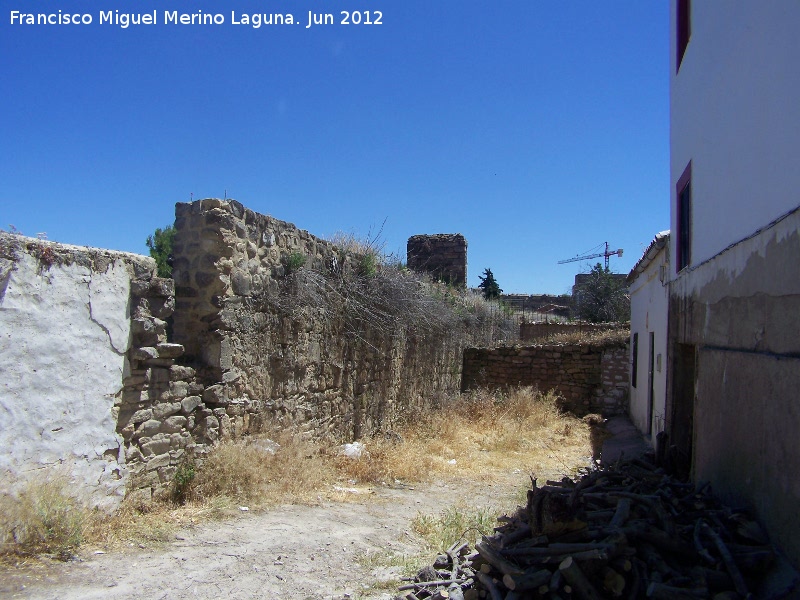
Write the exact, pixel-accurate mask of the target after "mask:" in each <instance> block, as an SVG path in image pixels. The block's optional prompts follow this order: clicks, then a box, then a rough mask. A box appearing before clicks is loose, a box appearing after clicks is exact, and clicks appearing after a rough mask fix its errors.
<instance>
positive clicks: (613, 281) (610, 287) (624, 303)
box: [575, 263, 631, 323]
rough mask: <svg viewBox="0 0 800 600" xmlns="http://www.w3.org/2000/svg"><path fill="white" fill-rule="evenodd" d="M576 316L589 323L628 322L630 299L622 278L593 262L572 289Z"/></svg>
mask: <svg viewBox="0 0 800 600" xmlns="http://www.w3.org/2000/svg"><path fill="white" fill-rule="evenodd" d="M575 305H576V307H577V309H578V316H579V317H580V318H581V319H585V320H587V321H589V322H591V323H609V322H619V321H629V320H630V315H631V299H630V296H629V295H628V288H627V286H626V285H625V281H624V279H622V278H621V277H619V276H617V275H615V274H614V273H612V272H611V271H610V270H609V269H608V268H607V267H606V268H604V267H603V266H602V265H601V264H600V263H597V264H596V265H595V266H594V267H592V270H591V271H590V272H589V273H588V274H587V276H586V278H585V279H584V280H583V281H582V282H581V283H580V284H579V285H578V287H577V288H576V290H575Z"/></svg>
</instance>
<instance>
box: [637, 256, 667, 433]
mask: <svg viewBox="0 0 800 600" xmlns="http://www.w3.org/2000/svg"><path fill="white" fill-rule="evenodd" d="M667 248H668V246H666V247H664V248H662V249H661V250H659V251H658V254H656V255H655V257H654V258H653V259H652V260H651V261H650V262H649V264H648V265H647V268H646V269H645V270H644V271H643V272H641V273H639V274H638V276H637V277H636V278H635V279H634V280H633V281H632V282H631V285H630V295H631V336H633V334H634V333H638V334H639V348H638V357H637V362H638V375H637V385H636V387H633V386H631V388H630V416H631V420H632V421H633V423H634V424H635V425H636V427H638V428H639V430H640V431H642V432H643V433H646V432H647V430H648V427H647V408H648V402H649V397H648V367H649V359H650V358H649V352H650V346H649V344H650V332H653V334H654V338H653V339H654V358H655V367H654V370H653V411H652V413H651V415H650V422H651V426H652V428H651V431H652V434H651V436H650V437H649V438H646V439H648V442H649V443H650V445H652V446H655V436H656V435H657V434H658V433H659V432H660V431H663V430H664V421H665V415H666V398H667V317H668V312H669V287H668V286H665V285H664V284H663V283H662V282H661V278H660V273H661V267H662V266H665V265H666V264H667V262H666V259H667V251H668V250H667ZM631 339H632V338H631ZM631 352H633V344H631Z"/></svg>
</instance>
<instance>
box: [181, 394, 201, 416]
mask: <svg viewBox="0 0 800 600" xmlns="http://www.w3.org/2000/svg"><path fill="white" fill-rule="evenodd" d="M201 402H202V400H201V398H200V396H187V397H186V398H184V399H183V400H181V411H182V412H183V413H184V414H189V413H190V412H192V411H193V410H194V409H195V408H197V407H198V406H200V404H201Z"/></svg>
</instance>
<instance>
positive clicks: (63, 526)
mask: <svg viewBox="0 0 800 600" xmlns="http://www.w3.org/2000/svg"><path fill="white" fill-rule="evenodd" d="M3 487H4V489H6V490H8V489H11V485H9V483H8V482H6V485H4V486H3ZM70 487H71V486H70V483H69V482H68V481H67V480H66V479H65V478H62V477H59V476H55V477H53V476H50V477H47V478H45V477H41V478H34V479H32V480H31V481H29V482H27V483H25V484H24V485H22V486H21V487H20V488H19V490H18V491H17V492H16V493H6V494H5V495H3V496H0V535H2V543H3V546H2V547H3V553H6V554H20V555H25V554H36V553H48V554H55V555H56V556H57V557H58V558H60V559H63V560H65V559H68V558H70V557H71V556H72V555H73V553H74V551H75V549H76V548H77V547H78V546H79V545H80V544H81V542H82V541H83V539H84V534H85V532H86V529H87V527H88V526H89V524H90V517H91V513H90V511H89V510H88V509H87V508H86V507H85V506H84V505H83V504H82V503H81V502H80V501H79V500H78V499H77V498H75V496H73V495H72V494H71V493H70V491H69V490H70Z"/></svg>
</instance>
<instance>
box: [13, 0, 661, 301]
mask: <svg viewBox="0 0 800 600" xmlns="http://www.w3.org/2000/svg"><path fill="white" fill-rule="evenodd" d="M115 9H118V10H120V11H121V12H132V11H135V12H152V11H153V10H156V11H157V15H158V20H159V22H158V24H157V25H140V26H131V27H129V28H127V29H122V28H120V27H119V26H115V25H111V24H102V25H101V24H99V18H100V15H99V11H101V10H104V11H106V10H115ZM353 9H362V10H363V9H369V10H371V11H381V12H382V14H383V17H382V22H383V24H382V25H371V26H370V25H363V24H362V25H349V26H348V25H341V24H339V23H338V22H339V20H340V18H341V15H340V11H342V10H353ZM12 10H18V11H20V12H24V13H27V12H34V13H37V12H45V13H54V12H57V11H58V10H61V11H62V13H66V12H69V13H73V12H79V13H88V14H89V15H91V16H92V18H93V21H94V22H93V23H92V24H91V25H80V26H79V25H49V26H46V25H18V24H14V25H11V24H10V20H11V15H10V13H11V11H12ZM165 10H166V11H172V10H177V11H179V12H188V13H192V12H194V13H196V12H197V11H198V10H202V11H203V12H206V13H209V12H210V13H220V14H222V15H223V16H224V18H225V24H223V25H206V26H202V25H174V24H165V23H164V22H163V21H164V11H165ZM309 10H312V11H314V12H315V13H320V12H325V13H333V14H334V16H335V18H336V22H337V24H335V25H328V26H315V27H312V28H309V29H306V27H305V25H306V23H307V21H308V11H309ZM231 11H236V15H237V19H238V20H241V16H240V15H241V14H243V13H253V12H268V11H269V12H273V11H274V12H282V13H286V12H290V13H292V14H293V15H295V17H296V19H297V20H298V21H300V24H299V25H292V26H287V25H284V26H276V25H272V26H262V27H261V28H258V29H256V28H253V27H251V26H248V25H233V24H232V23H231ZM0 17H2V20H0V75H1V77H0V81H2V90H3V93H2V96H0V97H1V98H2V99H1V100H0V102H1V103H2V111H0V139H2V144H1V147H0V181H2V184H3V185H2V200H0V227H2V228H5V229H7V228H8V226H9V225H14V226H15V227H16V228H17V229H18V230H20V231H21V232H22V233H24V234H26V235H36V233H38V232H47V235H48V238H49V239H51V240H56V241H61V242H66V243H72V244H82V245H90V246H99V247H106V248H113V249H118V250H127V251H132V252H139V253H145V254H146V253H147V249H146V247H145V243H144V241H145V238H146V237H147V235H148V234H149V233H151V232H152V231H153V230H154V229H155V228H156V227H159V226H164V225H167V224H170V223H172V221H173V219H174V205H175V202H183V201H188V200H189V198H190V194H193V195H194V198H195V199H199V198H205V197H222V196H223V194H225V193H226V191H227V195H228V197H229V198H235V199H236V200H239V201H240V202H242V203H243V204H244V205H245V206H247V207H249V208H252V209H253V210H256V211H258V212H262V213H266V214H270V215H272V216H274V217H277V218H279V219H283V220H286V221H290V222H293V223H295V224H296V225H297V226H298V227H300V228H302V229H307V230H309V231H310V232H311V233H313V234H315V235H319V236H323V237H328V236H330V235H332V234H334V233H335V232H337V231H346V232H355V233H358V234H366V233H367V232H368V231H369V230H370V229H372V230H373V232H374V231H375V230H376V229H377V228H379V227H380V225H381V223H382V222H383V221H384V220H385V221H386V224H385V226H384V229H383V236H384V239H385V241H386V249H387V250H389V251H397V252H402V253H404V252H405V242H406V240H407V238H408V237H409V236H411V235H415V234H419V233H462V234H464V236H466V238H467V240H468V243H469V285H471V286H474V285H477V283H478V275H479V274H480V273H481V272H482V271H483V269H484V268H486V267H489V268H491V269H492V270H493V272H494V274H495V276H496V278H497V280H498V282H499V283H500V286H501V287H503V288H504V289H505V291H506V292H517V293H564V292H566V291H567V290H568V288H569V286H570V285H571V283H572V280H573V277H574V274H575V273H576V272H580V271H581V270H586V269H588V267H589V266H590V264H589V263H572V264H570V265H558V264H556V263H557V261H558V260H560V259H565V258H569V257H571V256H575V255H577V254H581V253H584V252H585V251H587V250H590V249H591V248H594V247H595V246H598V245H599V244H601V243H602V242H604V241H608V242H609V243H610V244H611V245H612V247H614V248H620V247H621V248H624V250H625V254H624V256H623V258H621V259H617V258H612V259H611V265H612V269H613V270H615V271H618V272H627V271H628V270H630V268H631V267H632V265H633V264H634V262H635V261H636V260H637V259H638V257H639V256H640V254H641V252H642V250H643V248H644V247H645V246H646V245H647V244H648V243H649V242H650V240H651V239H652V238H653V236H654V234H655V233H656V232H658V231H660V230H663V229H667V228H668V227H669V205H668V198H669V164H668V156H669V96H668V83H669V73H668V68H669V67H668V63H669V57H668V51H669V40H668V25H669V16H668V6H667V3H666V2H661V1H655V2H653V1H642V0H625V1H623V0H616V1H609V2H597V1H596V0H580V1H579V0H575V1H555V0H548V1H544V0H541V1H539V0H501V1H499V2H489V1H475V0H424V1H423V0H371V1H369V2H351V1H350V0H314V1H305V0H273V1H269V2H267V1H261V2H253V1H250V0H126V1H125V0H46V1H45V0H8V1H6V2H3V8H2V13H0ZM372 17H373V18H374V17H375V15H374V13H373V15H372ZM591 262H592V263H593V262H596V261H591Z"/></svg>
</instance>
